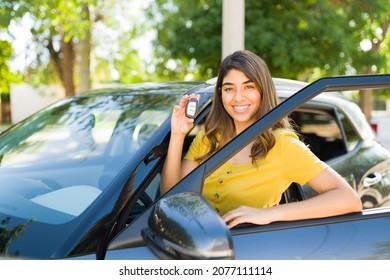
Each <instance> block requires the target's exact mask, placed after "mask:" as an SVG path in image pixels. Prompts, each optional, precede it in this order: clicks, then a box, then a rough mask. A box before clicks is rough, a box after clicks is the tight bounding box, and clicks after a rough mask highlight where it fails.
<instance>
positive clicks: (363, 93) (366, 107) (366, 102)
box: [359, 89, 372, 122]
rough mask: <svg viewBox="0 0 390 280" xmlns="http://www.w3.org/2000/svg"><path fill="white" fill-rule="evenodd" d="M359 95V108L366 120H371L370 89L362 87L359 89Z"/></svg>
mask: <svg viewBox="0 0 390 280" xmlns="http://www.w3.org/2000/svg"><path fill="white" fill-rule="evenodd" d="M359 97H360V108H361V109H362V111H363V114H364V115H365V116H366V119H367V121H368V122H370V121H371V114H372V90H370V89H362V90H360V91H359Z"/></svg>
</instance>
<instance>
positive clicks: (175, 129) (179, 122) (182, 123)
mask: <svg viewBox="0 0 390 280" xmlns="http://www.w3.org/2000/svg"><path fill="white" fill-rule="evenodd" d="M192 97H196V98H198V99H199V96H197V95H195V94H191V95H184V96H183V97H182V98H181V99H180V102H179V104H178V105H175V107H174V108H173V112H172V119H171V133H174V134H186V133H187V132H188V131H190V129H191V128H192V127H193V126H194V119H191V118H187V117H186V115H185V108H186V104H187V101H188V99H190V98H192Z"/></svg>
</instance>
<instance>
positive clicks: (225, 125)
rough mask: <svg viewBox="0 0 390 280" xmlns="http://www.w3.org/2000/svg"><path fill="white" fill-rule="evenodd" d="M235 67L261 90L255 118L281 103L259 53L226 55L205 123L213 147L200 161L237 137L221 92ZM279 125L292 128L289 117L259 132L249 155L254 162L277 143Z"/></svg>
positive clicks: (241, 52)
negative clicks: (276, 131)
mask: <svg viewBox="0 0 390 280" xmlns="http://www.w3.org/2000/svg"><path fill="white" fill-rule="evenodd" d="M232 69H235V70H239V71H241V72H243V73H244V74H245V75H246V76H247V77H248V78H249V79H250V80H251V81H252V82H254V83H255V85H256V87H257V89H258V90H259V92H260V95H261V101H260V102H261V103H260V108H259V110H258V111H257V115H256V119H259V118H261V117H262V116H264V115H265V114H266V113H268V112H269V111H271V110H272V109H273V108H274V107H275V106H277V104H278V103H279V98H278V96H277V93H276V89H275V85H274V83H273V81H272V77H271V74H270V72H269V70H268V67H267V65H266V63H265V62H264V61H263V60H262V59H261V58H260V57H259V56H257V55H256V54H254V53H252V52H250V51H247V50H243V51H236V52H234V53H233V54H231V55H229V56H227V57H226V58H225V59H224V60H223V61H222V63H221V66H220V69H219V74H218V79H217V84H216V86H215V90H214V96H213V104H212V106H211V110H210V113H209V114H208V116H207V119H206V122H205V131H206V137H207V139H208V140H209V143H210V150H209V152H208V153H207V154H205V155H203V156H201V157H200V158H199V160H200V161H202V160H204V159H206V158H207V157H209V156H210V155H212V154H213V153H214V152H215V151H216V150H218V149H220V148H221V147H222V146H223V145H225V144H226V143H227V142H228V141H230V140H231V139H232V138H233V137H235V136H236V130H235V126H234V122H233V119H232V117H231V116H230V115H229V114H228V113H227V112H226V111H225V109H224V107H223V104H222V93H221V89H222V82H223V79H224V77H225V76H226V75H227V74H228V72H229V71H230V70H232ZM277 128H285V129H292V128H291V126H290V123H289V121H288V118H283V119H281V120H280V121H279V122H277V123H276V124H275V125H274V126H273V127H271V128H269V129H268V130H267V131H266V132H264V133H263V134H262V135H260V136H259V137H258V138H257V139H256V140H255V142H254V144H253V146H252V149H251V155H250V156H251V157H252V162H253V163H255V161H256V159H259V158H261V157H264V156H265V155H266V154H267V153H268V151H269V150H270V149H271V148H272V147H273V146H274V145H275V136H274V131H275V129H277Z"/></svg>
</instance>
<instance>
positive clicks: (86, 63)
mask: <svg viewBox="0 0 390 280" xmlns="http://www.w3.org/2000/svg"><path fill="white" fill-rule="evenodd" d="M81 17H82V20H83V21H85V22H90V13H89V8H88V4H84V6H83V11H82V16H81ZM90 65H91V25H90V24H88V26H87V27H86V30H85V38H84V39H82V40H81V41H80V69H79V71H80V86H79V92H83V91H86V90H89V89H90V88H91V69H90Z"/></svg>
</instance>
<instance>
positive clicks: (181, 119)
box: [160, 95, 197, 194]
mask: <svg viewBox="0 0 390 280" xmlns="http://www.w3.org/2000/svg"><path fill="white" fill-rule="evenodd" d="M193 96H195V95H193ZM193 96H192V95H191V96H189V95H184V96H183V97H182V98H181V99H180V102H179V105H176V106H175V107H174V108H173V112H172V118H171V137H170V140H169V147H168V152H167V157H166V159H165V162H164V166H163V169H162V174H161V182H160V193H161V194H163V193H165V192H167V191H168V190H169V189H171V188H172V187H173V186H174V185H175V184H176V183H177V182H179V181H180V179H181V178H183V177H184V176H185V175H187V174H188V173H189V172H191V170H193V169H194V168H195V167H196V166H197V163H195V162H192V161H188V160H184V161H183V162H182V160H181V158H182V151H183V144H184V139H185V137H186V134H187V133H188V131H190V129H191V128H192V127H193V125H194V120H193V119H190V118H187V117H186V116H185V105H186V103H187V100H188V99H189V98H190V97H193Z"/></svg>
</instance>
